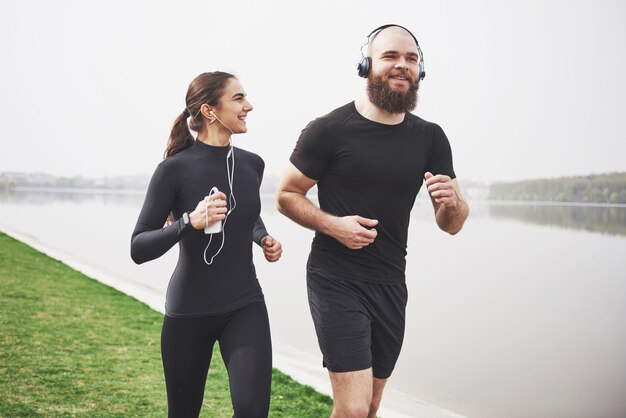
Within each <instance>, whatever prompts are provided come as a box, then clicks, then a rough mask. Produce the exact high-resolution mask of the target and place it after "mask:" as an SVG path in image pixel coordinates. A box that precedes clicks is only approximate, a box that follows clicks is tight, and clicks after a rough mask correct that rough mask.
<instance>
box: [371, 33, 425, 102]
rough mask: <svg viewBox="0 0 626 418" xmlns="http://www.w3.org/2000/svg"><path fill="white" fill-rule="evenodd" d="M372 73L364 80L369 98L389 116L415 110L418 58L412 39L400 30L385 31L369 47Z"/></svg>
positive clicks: (417, 85)
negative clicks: (388, 113)
mask: <svg viewBox="0 0 626 418" xmlns="http://www.w3.org/2000/svg"><path fill="white" fill-rule="evenodd" d="M370 56H371V58H372V71H371V73H370V75H369V76H368V79H367V92H368V96H369V99H370V101H371V102H372V103H374V104H375V105H376V106H378V107H380V108H381V109H383V110H385V111H387V112H390V113H404V112H410V111H412V110H413V109H415V106H416V105H417V91H418V89H419V75H418V71H419V55H418V51H417V45H416V44H415V40H414V39H413V37H412V36H411V35H410V34H408V33H407V32H406V31H405V30H404V29H402V28H387V29H385V30H383V31H382V32H380V33H379V34H378V35H377V36H376V37H375V38H374V39H373V40H372V44H371V48H370Z"/></svg>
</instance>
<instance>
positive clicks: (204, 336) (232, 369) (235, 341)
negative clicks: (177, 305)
mask: <svg viewBox="0 0 626 418" xmlns="http://www.w3.org/2000/svg"><path fill="white" fill-rule="evenodd" d="M215 341H219V344H220V350H221V353H222V359H223V360H224V364H225V365H226V369H227V370H228V379H229V382H230V397H231V399H232V402H233V409H234V413H235V415H234V416H235V417H237V418H248V417H250V418H251V417H254V418H258V417H267V414H268V411H269V406H270V389H271V384H272V343H271V338H270V327H269V320H268V316H267V308H266V307H265V302H255V303H251V304H249V305H246V306H244V307H243V308H241V309H238V310H236V311H233V312H228V313H226V314H222V315H215V316H208V317H201V318H172V317H169V316H166V317H165V318H164V320H163V330H162V332H161V355H162V357H163V370H164V371H165V386H166V388H167V403H168V417H169V418H192V417H193V418H197V417H198V415H199V414H200V408H201V407H202V399H203V397H204V385H205V383H206V377H207V373H208V371H209V365H210V364H211V356H212V354H213V345H214V344H215Z"/></svg>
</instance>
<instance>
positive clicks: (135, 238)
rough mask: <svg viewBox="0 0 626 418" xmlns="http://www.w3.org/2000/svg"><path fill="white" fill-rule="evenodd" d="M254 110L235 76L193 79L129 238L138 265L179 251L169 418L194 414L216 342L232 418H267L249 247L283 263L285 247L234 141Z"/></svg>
mask: <svg viewBox="0 0 626 418" xmlns="http://www.w3.org/2000/svg"><path fill="white" fill-rule="evenodd" d="M251 111H252V105H251V104H250V102H249V101H248V99H247V98H246V94H245V92H244V90H243V88H242V86H241V84H240V82H239V80H237V78H236V77H235V76H233V75H232V74H228V73H224V72H219V71H216V72H210V73H204V74H201V75H199V76H198V77H196V78H195V79H194V80H193V81H192V82H191V84H190V85H189V89H188V91H187V97H186V107H185V109H184V110H183V112H182V113H181V114H180V115H179V116H178V118H176V120H175V122H174V125H173V127H172V131H171V134H170V137H169V140H168V142H167V147H166V149H165V153H164V157H165V159H164V161H162V162H161V163H160V164H159V165H158V166H157V168H156V170H155V172H154V174H153V176H152V179H151V181H150V185H149V186H148V191H147V193H146V198H145V201H144V204H143V207H142V209H141V213H140V215H139V219H138V220H137V225H136V226H135V230H134V231H133V234H132V239H131V257H132V259H133V260H134V261H135V262H136V263H138V264H141V263H144V262H146V261H149V260H153V259H155V258H158V257H160V256H161V255H163V254H164V253H165V252H167V251H168V250H169V249H170V248H171V247H172V246H174V244H177V243H178V247H179V258H178V264H177V265H176V268H175V270H174V273H173V274H172V277H171V279H170V282H169V285H168V289H167V295H166V302H165V317H164V319H163V329H162V334H161V354H162V359H163V369H164V372H165V383H166V389H167V400H168V416H169V417H170V418H172V417H176V418H178V417H197V416H198V415H199V413H200V408H201V407H202V401H203V397H204V387H205V383H206V378H207V373H208V370H209V366H210V364H211V357H212V354H213V346H214V344H215V342H219V345H220V351H221V354H222V358H223V360H224V364H225V365H226V368H227V370H228V377H229V381H230V390H231V399H232V403H233V410H234V416H235V417H238V418H239V417H266V416H267V414H268V410H269V402H270V387H271V378H272V347H271V338H270V328H269V321H268V315H267V309H266V306H265V301H264V297H263V292H262V290H261V286H260V284H259V281H258V280H257V277H256V272H255V268H254V263H253V261H252V244H253V243H256V244H257V245H259V246H261V247H262V249H263V254H264V256H265V258H266V259H267V261H269V262H274V261H277V260H278V259H279V258H280V256H281V254H282V246H281V244H280V243H279V242H278V241H277V240H276V239H274V238H273V237H271V236H270V235H269V234H268V233H267V230H266V229H265V225H264V224H263V221H262V220H261V218H260V216H259V214H260V212H261V199H260V195H259V188H260V185H261V180H262V177H263V170H264V168H265V164H264V162H263V160H262V159H261V157H259V156H258V155H256V154H254V153H251V152H248V151H245V150H243V149H240V148H235V147H233V146H232V142H231V141H232V139H231V136H232V135H234V134H239V133H245V132H246V131H247V127H246V117H247V115H248V113H249V112H251ZM192 131H193V132H196V133H197V136H196V137H195V138H194V136H193V135H192ZM170 214H171V217H172V222H171V223H169V224H166V226H164V223H165V221H166V219H167V218H168V215H170Z"/></svg>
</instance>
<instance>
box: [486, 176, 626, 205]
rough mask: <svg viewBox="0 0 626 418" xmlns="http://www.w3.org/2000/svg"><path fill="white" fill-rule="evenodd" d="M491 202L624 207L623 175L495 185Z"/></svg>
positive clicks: (490, 191)
mask: <svg viewBox="0 0 626 418" xmlns="http://www.w3.org/2000/svg"><path fill="white" fill-rule="evenodd" d="M489 198H490V199H492V200H527V201H546V202H581V203H626V172H623V173H608V174H592V175H588V176H576V177H561V178H555V179H539V180H524V181H518V182H511V183H494V184H492V185H491V187H490V190H489Z"/></svg>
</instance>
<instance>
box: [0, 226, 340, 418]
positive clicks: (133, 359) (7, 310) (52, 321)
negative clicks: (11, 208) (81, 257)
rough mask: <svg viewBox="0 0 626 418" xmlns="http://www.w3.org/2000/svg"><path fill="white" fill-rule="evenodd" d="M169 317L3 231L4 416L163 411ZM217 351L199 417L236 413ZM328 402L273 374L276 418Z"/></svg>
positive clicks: (325, 410) (0, 332)
mask: <svg viewBox="0 0 626 418" xmlns="http://www.w3.org/2000/svg"><path fill="white" fill-rule="evenodd" d="M162 320H163V316H162V314H160V313H158V312H156V311H154V310H152V309H150V308H149V307H148V306H146V305H145V304H143V303H141V302H139V301H137V300H136V299H133V298H131V297H129V296H127V295H125V294H123V293H121V292H119V291H117V290H115V289H113V288H111V287H108V286H106V285H103V284H101V283H99V282H97V281H95V280H92V279H90V278H89V277H87V276H85V275H83V274H81V273H79V272H77V271H76V270H73V269H71V268H69V267H68V266H66V265H65V264H63V263H61V262H59V261H57V260H54V259H52V258H50V257H48V256H46V255H44V254H42V253H39V252H37V251H35V250H34V249H32V248H30V247H28V246H26V245H25V244H23V243H21V242H19V241H16V240H14V239H13V238H11V237H9V236H7V235H5V234H2V233H0V417H11V418H13V417H165V416H167V401H166V395H165V382H164V380H163V370H162V365H161V354H160V333H161V324H162ZM218 350H219V349H216V350H215V351H214V353H213V361H212V363H211V370H210V371H209V377H208V379H207V389H206V394H205V400H204V407H203V408H202V413H201V415H200V416H201V417H231V416H232V406H231V402H230V394H229V390H228V380H227V375H226V370H225V368H224V364H223V362H222V359H221V356H220V355H219V351H218ZM331 409H332V400H331V398H330V397H328V396H326V395H323V394H320V393H318V392H316V391H315V390H314V389H313V388H311V387H309V386H304V385H301V384H299V383H297V382H295V381H294V380H293V379H291V378H290V377H289V376H286V375H284V374H283V373H281V372H279V371H278V370H276V369H274V371H273V382H272V403H271V408H270V417H315V418H317V417H324V416H328V415H329V414H330V411H331Z"/></svg>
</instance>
